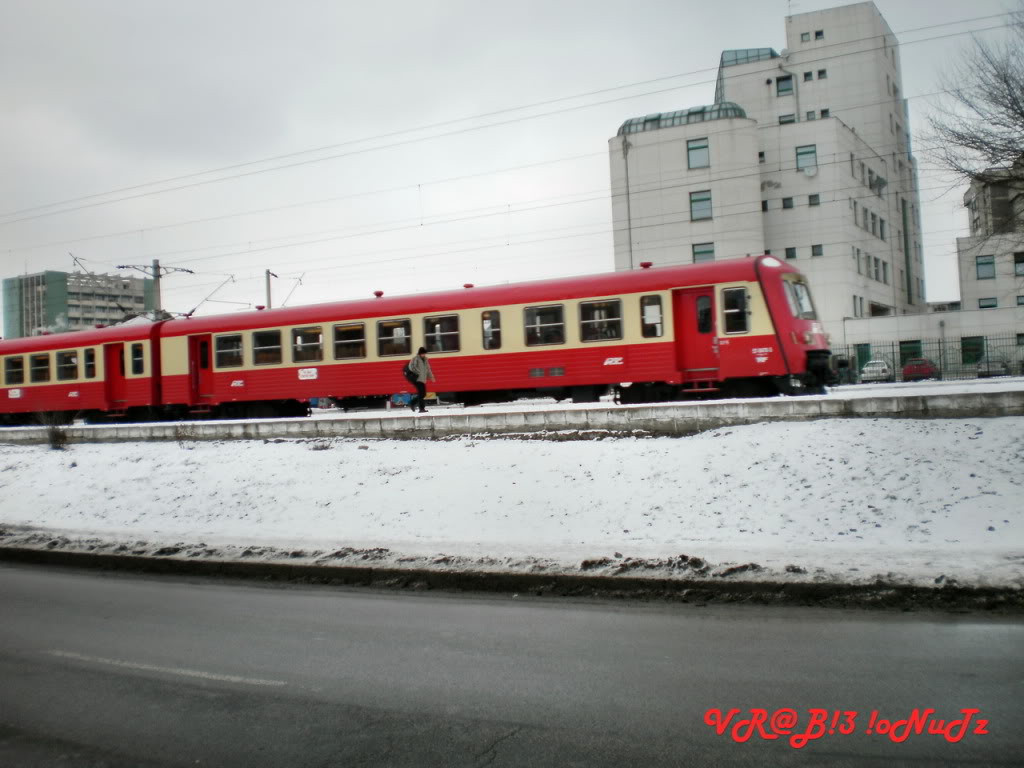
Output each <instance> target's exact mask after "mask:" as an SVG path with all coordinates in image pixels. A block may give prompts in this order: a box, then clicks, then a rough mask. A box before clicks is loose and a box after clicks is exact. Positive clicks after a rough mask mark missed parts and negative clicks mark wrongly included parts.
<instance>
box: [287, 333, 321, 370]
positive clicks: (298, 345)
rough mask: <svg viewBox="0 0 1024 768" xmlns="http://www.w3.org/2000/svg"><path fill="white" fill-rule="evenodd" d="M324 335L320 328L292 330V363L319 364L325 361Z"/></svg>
mask: <svg viewBox="0 0 1024 768" xmlns="http://www.w3.org/2000/svg"><path fill="white" fill-rule="evenodd" d="M323 341H324V335H323V331H321V330H320V326H316V327H313V328H293V329H292V362H293V363H318V362H320V361H321V360H323V359H324V344H323Z"/></svg>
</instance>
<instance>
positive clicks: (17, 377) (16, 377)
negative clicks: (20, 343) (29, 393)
mask: <svg viewBox="0 0 1024 768" xmlns="http://www.w3.org/2000/svg"><path fill="white" fill-rule="evenodd" d="M24 383H25V358H24V357H21V356H20V355H19V356H18V357H5V358H4V384H24Z"/></svg>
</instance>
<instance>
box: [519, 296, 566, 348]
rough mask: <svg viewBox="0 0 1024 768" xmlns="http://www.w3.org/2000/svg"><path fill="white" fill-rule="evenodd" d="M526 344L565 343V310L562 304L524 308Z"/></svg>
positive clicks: (531, 345)
mask: <svg viewBox="0 0 1024 768" xmlns="http://www.w3.org/2000/svg"><path fill="white" fill-rule="evenodd" d="M523 316H524V320H525V323H524V324H525V326H526V346H528V347H537V346H540V345H543V344H564V343H565V312H564V309H563V308H562V305H561V304H552V305H549V306H546V307H527V308H526V309H525V310H523Z"/></svg>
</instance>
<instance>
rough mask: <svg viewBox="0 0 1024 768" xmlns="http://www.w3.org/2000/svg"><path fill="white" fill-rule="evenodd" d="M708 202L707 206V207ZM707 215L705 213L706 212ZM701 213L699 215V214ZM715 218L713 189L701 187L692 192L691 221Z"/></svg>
mask: <svg viewBox="0 0 1024 768" xmlns="http://www.w3.org/2000/svg"><path fill="white" fill-rule="evenodd" d="M705 204H706V208H705ZM705 210H706V213H707V215H703V214H704V213H705ZM698 214H699V215H698ZM711 218H713V208H712V202H711V190H710V189H699V190H697V191H695V192H691V193H690V221H708V220H709V219H711Z"/></svg>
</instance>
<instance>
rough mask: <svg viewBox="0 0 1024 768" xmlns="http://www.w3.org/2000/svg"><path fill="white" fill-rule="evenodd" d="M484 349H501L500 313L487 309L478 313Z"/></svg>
mask: <svg viewBox="0 0 1024 768" xmlns="http://www.w3.org/2000/svg"><path fill="white" fill-rule="evenodd" d="M480 326H481V330H482V331H483V339H484V349H501V312H499V311H498V310H496V309H489V310H487V311H486V312H481V313H480Z"/></svg>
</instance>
